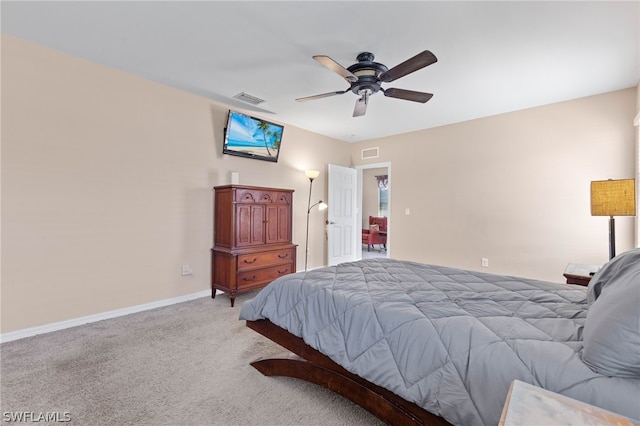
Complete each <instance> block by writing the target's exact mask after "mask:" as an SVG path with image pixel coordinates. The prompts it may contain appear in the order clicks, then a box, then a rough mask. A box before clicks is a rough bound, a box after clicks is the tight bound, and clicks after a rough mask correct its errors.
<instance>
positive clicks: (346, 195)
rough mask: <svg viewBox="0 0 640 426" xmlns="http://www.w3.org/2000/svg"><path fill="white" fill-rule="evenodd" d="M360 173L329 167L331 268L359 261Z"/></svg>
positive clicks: (328, 221)
mask: <svg viewBox="0 0 640 426" xmlns="http://www.w3.org/2000/svg"><path fill="white" fill-rule="evenodd" d="M356 182H357V171H356V169H350V168H349V167H342V166H336V165H335V164H329V199H328V200H327V203H328V204H329V209H328V220H327V238H328V241H327V260H328V263H329V265H330V266H331V265H337V264H338V263H342V262H350V261H352V260H356V256H357V253H356V245H355V242H356V241H358V238H357V235H356V232H357V228H358V227H357V207H356V206H357V196H356V195H357V192H356V190H357V188H356Z"/></svg>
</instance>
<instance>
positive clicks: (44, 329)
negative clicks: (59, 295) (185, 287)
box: [0, 290, 211, 343]
mask: <svg viewBox="0 0 640 426" xmlns="http://www.w3.org/2000/svg"><path fill="white" fill-rule="evenodd" d="M206 296H211V290H203V291H199V292H197V293H192V294H187V295H185V296H179V297H173V298H171V299H164V300H158V301H156V302H150V303H145V304H142V305H136V306H130V307H128V308H122V309H116V310H114V311H108V312H102V313H99V314H94V315H87V316H85V317H80V318H74V319H70V320H66V321H60V322H54V323H51V324H45V325H41V326H38V327H31V328H25V329H22V330H17V331H11V332H8V333H2V334H0V343H5V342H10V341H12V340H18V339H24V338H25V337H31V336H35V335H38V334H44V333H50V332H52V331H58V330H64V329H65V328H71V327H77V326H79V325H84V324H89V323H91V322H96V321H102V320H105V319H109V318H116V317H121V316H124V315H129V314H134V313H136V312H142V311H148V310H150V309H155V308H161V307H163V306H169V305H174V304H176V303H181V302H187V301H189V300H194V299H199V298H201V297H206Z"/></svg>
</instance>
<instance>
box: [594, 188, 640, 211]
mask: <svg viewBox="0 0 640 426" xmlns="http://www.w3.org/2000/svg"><path fill="white" fill-rule="evenodd" d="M635 215H636V188H635V179H618V180H612V179H609V180H596V181H592V182H591V216H635Z"/></svg>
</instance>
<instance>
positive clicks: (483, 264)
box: [481, 257, 489, 268]
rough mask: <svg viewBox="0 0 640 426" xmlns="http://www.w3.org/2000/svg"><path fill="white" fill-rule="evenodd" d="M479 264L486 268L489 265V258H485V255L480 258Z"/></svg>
mask: <svg viewBox="0 0 640 426" xmlns="http://www.w3.org/2000/svg"><path fill="white" fill-rule="evenodd" d="M481 264H482V267H483V268H488V267H489V259H487V258H486V257H483V258H482V260H481Z"/></svg>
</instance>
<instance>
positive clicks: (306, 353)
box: [240, 249, 640, 426]
mask: <svg viewBox="0 0 640 426" xmlns="http://www.w3.org/2000/svg"><path fill="white" fill-rule="evenodd" d="M639 306H640V249H636V250H632V251H630V252H627V253H623V254H621V255H619V256H618V257H616V258H615V259H613V260H612V261H611V262H609V263H608V264H607V265H605V266H604V267H603V268H602V269H601V270H600V271H599V272H598V273H597V274H596V275H595V276H594V278H593V279H592V280H591V283H590V285H589V287H587V288H585V287H581V286H575V285H569V284H556V283H549V282H543V281H537V280H532V279H524V278H517V277H511V276H502V275H495V274H489V273H482V272H474V271H467V270H461V269H457V268H450V267H445V266H437V265H426V264H420V263H415V262H408V261H400V260H394V259H386V258H378V259H370V260H362V261H357V262H350V263H344V264H340V265H337V266H333V267H325V268H320V269H315V270H312V271H308V272H300V273H296V274H292V275H288V276H285V277H281V278H279V279H277V280H275V281H274V282H272V283H271V284H270V285H268V286H267V287H265V288H264V289H262V290H261V291H260V292H259V293H258V294H257V295H256V297H255V298H254V299H252V300H250V301H247V302H245V303H244V304H243V306H242V308H241V311H240V319H241V320H246V321H247V325H248V326H249V327H251V328H253V329H254V330H256V331H258V332H260V333H262V334H264V335H265V336H267V337H269V338H270V339H272V340H274V341H276V342H277V343H280V344H281V345H283V346H284V347H285V348H286V349H288V350H290V351H291V352H293V353H294V354H297V355H298V356H299V357H300V358H283V359H272V360H260V361H257V362H256V363H254V364H253V365H254V367H256V368H258V369H259V370H260V371H262V372H263V373H264V374H267V375H289V376H292V377H299V378H302V379H305V380H309V381H312V382H314V383H318V384H320V385H322V386H325V387H327V388H329V389H332V390H335V391H337V392H339V393H341V394H342V395H344V396H346V397H348V398H350V399H352V400H353V401H354V402H356V403H358V404H360V405H363V406H364V407H365V408H367V409H368V410H369V411H371V412H373V413H374V414H376V415H377V416H378V417H380V418H381V419H383V420H385V421H386V422H387V423H391V424H409V423H414V424H427V423H428V424H453V425H465V426H466V425H496V424H498V421H499V418H500V414H501V410H502V407H503V404H504V401H505V398H506V396H507V392H508V389H509V386H510V384H511V382H512V381H513V380H520V381H522V382H525V383H530V384H533V385H536V386H540V387H542V388H544V389H548V390H551V391H553V392H556V393H559V394H563V395H566V396H569V397H571V398H574V399H577V400H580V401H584V402H586V403H589V404H592V405H595V406H598V407H601V408H604V409H606V410H609V411H613V412H615V413H618V414H621V415H623V416H627V417H629V418H632V419H639V418H640V330H639V329H640V314H639V311H640V309H639V308H638V307H639Z"/></svg>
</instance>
